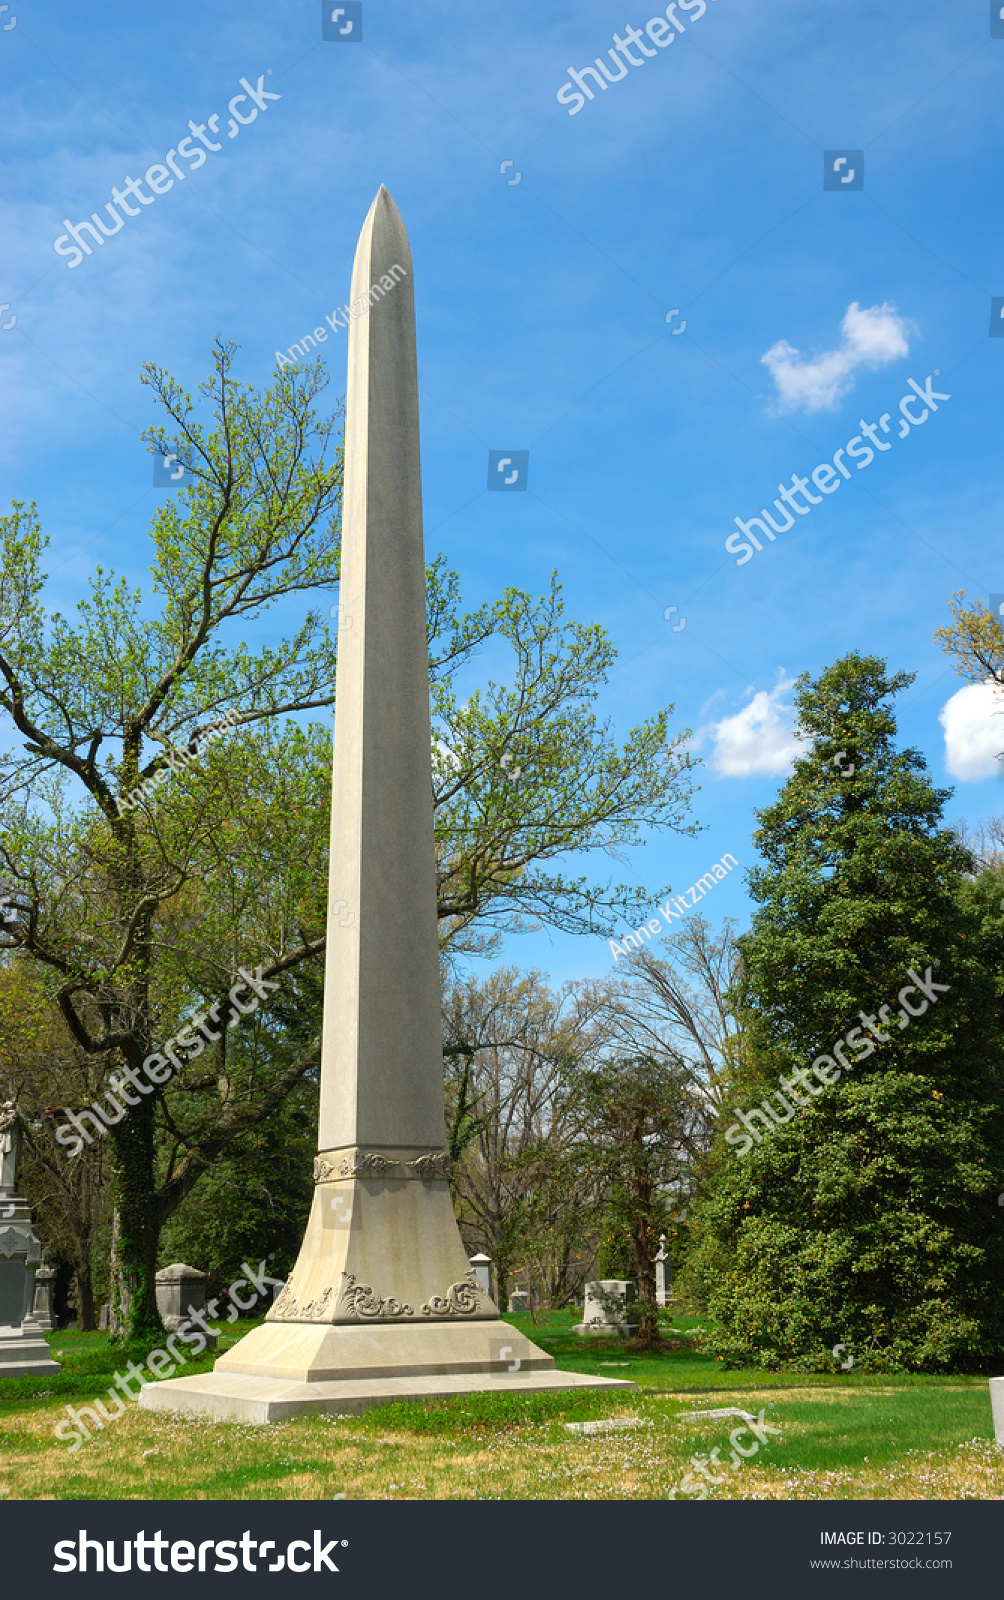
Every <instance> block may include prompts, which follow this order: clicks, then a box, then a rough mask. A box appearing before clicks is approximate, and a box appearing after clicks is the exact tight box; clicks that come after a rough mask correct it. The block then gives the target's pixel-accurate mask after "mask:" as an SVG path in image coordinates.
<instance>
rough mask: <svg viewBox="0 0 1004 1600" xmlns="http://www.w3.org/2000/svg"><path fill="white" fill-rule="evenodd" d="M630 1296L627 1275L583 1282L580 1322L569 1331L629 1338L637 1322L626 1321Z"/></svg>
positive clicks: (631, 1299)
mask: <svg viewBox="0 0 1004 1600" xmlns="http://www.w3.org/2000/svg"><path fill="white" fill-rule="evenodd" d="M634 1297H635V1288H634V1284H633V1283H632V1282H631V1281H630V1280H629V1279H627V1278H597V1279H594V1281H593V1282H592V1283H587V1284H586V1303H585V1306H584V1308H583V1312H582V1321H581V1322H577V1323H576V1324H575V1327H574V1328H573V1330H572V1331H573V1333H578V1334H580V1335H581V1336H582V1337H583V1338H593V1339H626V1338H629V1337H630V1335H631V1334H633V1333H636V1332H637V1330H638V1324H637V1322H631V1321H630V1320H629V1318H630V1306H631V1302H632V1301H633V1300H634Z"/></svg>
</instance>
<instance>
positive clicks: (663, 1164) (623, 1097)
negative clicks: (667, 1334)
mask: <svg viewBox="0 0 1004 1600" xmlns="http://www.w3.org/2000/svg"><path fill="white" fill-rule="evenodd" d="M570 1088H571V1092H572V1095H573V1096H574V1098H575V1099H576V1101H578V1103H579V1104H580V1105H581V1107H582V1116H583V1132H582V1135H581V1137H580V1139H579V1141H578V1153H579V1159H580V1162H581V1164H582V1165H583V1166H584V1167H585V1169H586V1170H587V1171H588V1172H590V1173H592V1174H594V1175H595V1176H596V1178H598V1179H599V1182H600V1190H601V1193H603V1194H604V1195H605V1196H606V1207H605V1216H604V1219H603V1238H602V1244H601V1250H602V1257H601V1259H602V1260H603V1262H604V1264H605V1265H607V1266H614V1265H617V1264H619V1263H620V1262H622V1261H625V1260H626V1261H627V1262H629V1263H630V1266H631V1271H630V1273H629V1276H630V1277H632V1278H633V1279H634V1280H635V1282H636V1285H637V1291H636V1292H637V1299H636V1302H635V1306H634V1311H633V1312H632V1315H637V1318H638V1340H639V1342H640V1343H641V1344H642V1345H651V1344H653V1343H655V1342H656V1341H657V1340H658V1337H659V1320H658V1308H657V1302H656V1298H655V1293H656V1290H655V1257H656V1253H657V1251H658V1248H659V1235H660V1233H662V1232H663V1230H664V1227H665V1225H666V1220H667V1217H668V1207H667V1196H668V1195H669V1194H670V1193H671V1192H673V1191H675V1190H677V1189H679V1188H680V1186H681V1185H683V1184H685V1183H686V1181H687V1178H688V1174H689V1171H690V1168H691V1166H692V1164H693V1161H694V1159H695V1158H696V1156H697V1154H698V1152H699V1149H700V1138H701V1128H702V1119H701V1117H700V1114H699V1112H698V1111H696V1109H695V1106H694V1101H693V1093H692V1088H691V1083H690V1073H689V1070H688V1068H687V1067H686V1065H685V1063H684V1062H683V1061H682V1060H680V1059H678V1058H676V1057H675V1056H671V1055H668V1054H667V1055H664V1056H661V1057H657V1056H632V1057H629V1058H627V1059H621V1060H608V1061H604V1062H602V1063H601V1064H600V1065H599V1066H595V1067H587V1068H585V1069H584V1070H580V1071H578V1072H575V1073H573V1074H571V1075H570Z"/></svg>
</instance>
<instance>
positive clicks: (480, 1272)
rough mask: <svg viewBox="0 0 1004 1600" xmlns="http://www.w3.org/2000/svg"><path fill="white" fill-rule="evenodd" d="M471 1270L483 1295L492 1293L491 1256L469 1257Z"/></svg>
mask: <svg viewBox="0 0 1004 1600" xmlns="http://www.w3.org/2000/svg"><path fill="white" fill-rule="evenodd" d="M471 1270H472V1271H473V1273H474V1276H475V1277H476V1278H477V1280H478V1282H479V1283H480V1285H481V1287H482V1289H483V1290H484V1291H485V1294H491V1292H492V1258H491V1256H485V1255H476V1256H471Z"/></svg>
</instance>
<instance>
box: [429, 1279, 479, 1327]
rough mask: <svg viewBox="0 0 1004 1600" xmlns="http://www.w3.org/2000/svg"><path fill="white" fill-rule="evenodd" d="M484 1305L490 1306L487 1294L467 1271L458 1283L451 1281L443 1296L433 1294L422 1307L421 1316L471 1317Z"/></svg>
mask: <svg viewBox="0 0 1004 1600" xmlns="http://www.w3.org/2000/svg"><path fill="white" fill-rule="evenodd" d="M486 1307H488V1308H490V1302H489V1300H488V1297H487V1295H486V1294H485V1292H484V1290H483V1289H482V1287H481V1285H480V1283H479V1282H478V1280H477V1275H476V1273H474V1272H473V1271H471V1272H468V1273H467V1274H465V1276H464V1277H463V1278H462V1279H461V1281H460V1282H459V1283H451V1284H450V1287H449V1288H448V1289H447V1291H446V1295H445V1297H444V1296H442V1295H438V1294H434V1295H433V1296H432V1298H431V1299H429V1300H427V1301H426V1303H425V1305H424V1306H423V1307H422V1315H423V1317H473V1316H476V1315H477V1313H478V1312H479V1311H481V1310H483V1309H485V1308H486Z"/></svg>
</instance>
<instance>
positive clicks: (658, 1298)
mask: <svg viewBox="0 0 1004 1600" xmlns="http://www.w3.org/2000/svg"><path fill="white" fill-rule="evenodd" d="M672 1286H673V1263H672V1261H671V1260H670V1255H669V1251H668V1250H667V1249H666V1235H665V1234H664V1233H660V1235H659V1254H658V1255H657V1256H656V1258H655V1303H656V1305H657V1306H667V1305H668V1304H669V1301H670V1289H671V1288H672Z"/></svg>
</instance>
